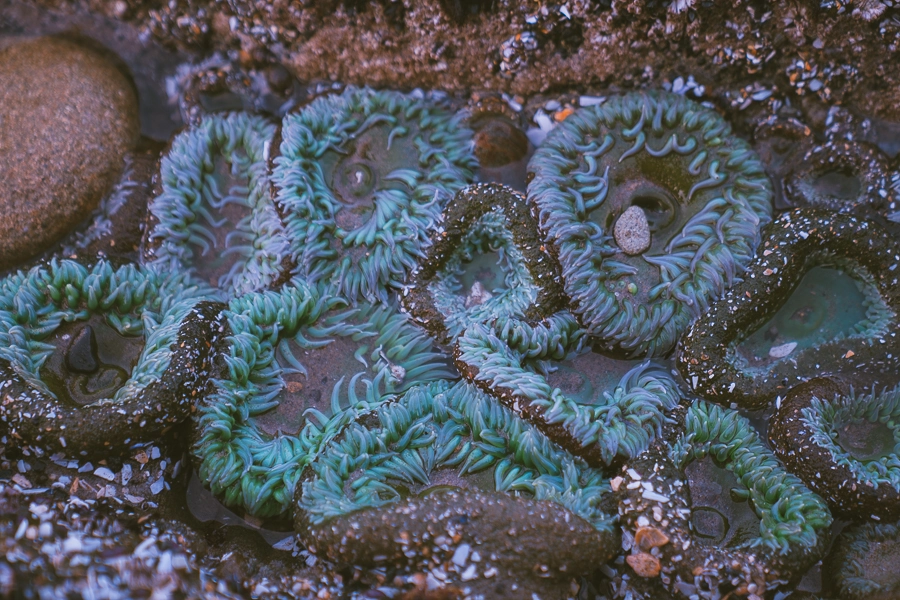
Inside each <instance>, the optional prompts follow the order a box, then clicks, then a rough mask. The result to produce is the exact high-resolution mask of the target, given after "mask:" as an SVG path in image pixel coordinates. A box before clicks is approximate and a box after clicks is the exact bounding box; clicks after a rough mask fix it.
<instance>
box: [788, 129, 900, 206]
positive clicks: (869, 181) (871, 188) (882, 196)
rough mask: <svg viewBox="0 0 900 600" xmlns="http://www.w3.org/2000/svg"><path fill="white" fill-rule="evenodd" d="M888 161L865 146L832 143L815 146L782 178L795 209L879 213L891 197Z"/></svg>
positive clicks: (844, 141)
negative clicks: (876, 211)
mask: <svg viewBox="0 0 900 600" xmlns="http://www.w3.org/2000/svg"><path fill="white" fill-rule="evenodd" d="M889 173H890V169H889V168H888V159H887V157H886V156H884V154H882V153H881V151H880V150H879V149H878V148H877V147H875V146H870V145H869V144H866V143H865V142H850V141H846V140H840V139H832V140H829V141H828V142H827V143H825V144H822V145H819V146H814V147H812V148H811V149H810V150H809V151H807V152H806V154H805V155H804V156H803V159H802V160H801V161H800V162H799V164H798V165H797V166H796V167H795V169H794V170H793V171H792V172H791V173H790V174H789V175H788V176H787V177H786V178H785V181H784V190H785V194H786V195H787V197H788V198H789V199H790V200H791V201H792V203H793V204H794V206H813V207H819V208H825V209H829V210H833V211H841V212H859V211H860V210H861V209H864V208H868V209H876V210H877V209H880V208H883V207H884V206H886V205H887V204H888V203H889V198H890V196H891V195H892V190H891V188H890V180H889Z"/></svg>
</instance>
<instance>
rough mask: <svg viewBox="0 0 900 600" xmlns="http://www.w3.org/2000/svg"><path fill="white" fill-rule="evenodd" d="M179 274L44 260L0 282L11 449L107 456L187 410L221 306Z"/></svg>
mask: <svg viewBox="0 0 900 600" xmlns="http://www.w3.org/2000/svg"><path fill="white" fill-rule="evenodd" d="M202 292H203V290H202V289H201V288H197V287H194V286H192V285H190V283H189V281H188V279H187V277H185V276H183V275H176V276H172V277H166V276H161V275H159V274H157V273H156V272H154V271H152V270H148V269H144V268H141V267H138V266H136V265H133V264H126V265H124V266H120V267H118V268H116V267H114V266H113V265H112V264H110V263H109V262H107V261H102V260H101V261H98V262H96V263H95V264H91V265H87V264H81V263H78V262H75V261H72V260H62V261H55V260H54V261H52V262H50V263H49V264H45V265H39V266H36V267H34V268H32V269H31V270H30V271H28V272H23V271H20V272H18V273H16V274H14V275H11V276H9V277H7V278H6V279H5V280H3V281H2V282H0V381H2V384H0V387H2V394H3V401H2V402H0V416H2V419H3V421H4V422H5V423H6V424H7V425H8V426H9V432H10V435H11V438H12V439H13V440H15V441H16V442H17V443H21V444H27V445H33V446H38V447H40V448H42V449H44V450H46V451H49V452H60V451H61V452H65V453H74V454H75V455H78V454H79V453H96V454H100V455H103V456H104V457H105V456H107V455H108V454H109V453H111V452H115V451H119V450H122V449H125V448H127V447H128V446H130V445H132V444H137V443H140V442H146V441H151V440H154V439H156V437H157V436H158V435H159V434H160V433H161V432H162V431H164V430H166V429H168V428H169V427H171V426H172V425H173V424H176V423H179V422H181V421H183V420H185V419H186V418H187V417H188V416H189V415H190V413H191V411H192V409H193V405H194V400H195V397H196V395H197V394H198V393H201V392H203V390H204V389H205V386H206V383H207V380H208V379H209V378H210V377H212V376H213V375H214V374H215V373H214V369H213V356H214V353H215V352H216V349H217V348H218V347H219V345H220V343H219V339H218V338H219V337H220V334H219V329H220V328H221V322H220V321H219V317H218V314H219V310H220V305H218V304H216V303H212V302H208V301H205V300H204V298H205V296H204V295H203V293H202Z"/></svg>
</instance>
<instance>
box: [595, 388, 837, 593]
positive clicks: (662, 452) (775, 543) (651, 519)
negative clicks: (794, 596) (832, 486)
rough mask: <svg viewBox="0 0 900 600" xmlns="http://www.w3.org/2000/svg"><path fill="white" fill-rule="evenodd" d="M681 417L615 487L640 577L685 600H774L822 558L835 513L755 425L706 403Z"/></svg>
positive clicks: (696, 404) (686, 409)
mask: <svg viewBox="0 0 900 600" xmlns="http://www.w3.org/2000/svg"><path fill="white" fill-rule="evenodd" d="M676 413H677V421H678V423H677V425H674V426H672V427H671V429H670V431H669V434H668V436H667V437H668V440H667V441H664V440H662V439H660V440H657V441H656V442H654V443H653V444H652V445H651V447H650V449H649V450H648V451H647V452H646V453H645V454H643V455H641V456H640V457H638V458H637V459H634V460H631V461H629V463H628V464H626V465H625V466H624V467H623V472H622V475H621V476H620V477H617V478H615V479H613V480H612V481H611V485H612V487H613V489H615V490H616V491H617V494H618V498H619V513H620V515H621V518H622V526H623V528H624V529H625V531H627V532H628V533H630V534H631V535H632V536H633V539H634V542H633V545H632V548H631V553H630V554H629V555H628V556H627V557H626V561H627V562H628V564H629V565H630V566H631V567H632V569H633V570H634V571H635V573H636V574H637V575H639V576H642V577H645V578H650V579H652V578H655V577H657V576H658V577H660V580H661V581H662V583H663V585H664V586H665V587H666V588H667V589H668V590H669V591H670V592H672V593H673V594H677V595H679V597H685V598H698V597H699V598H704V599H707V598H723V597H727V596H728V595H729V593H730V592H734V593H735V595H738V596H740V595H745V594H747V593H752V594H756V595H757V596H759V597H766V594H767V593H769V592H772V591H774V590H775V589H776V588H778V587H780V586H781V585H783V584H784V583H787V582H788V581H789V580H791V579H792V578H794V577H795V576H799V575H800V574H802V573H803V572H804V571H805V570H806V569H808V568H809V567H810V566H811V565H812V564H814V563H815V562H816V561H817V560H819V559H820V558H821V557H822V555H823V554H824V552H825V549H826V546H827V542H828V532H829V527H830V526H831V522H832V518H831V513H829V512H828V507H827V506H826V505H825V502H824V501H823V500H822V499H821V498H819V497H818V496H817V495H816V494H814V493H812V492H810V491H809V490H808V489H807V488H806V487H805V486H804V485H803V482H802V481H800V480H799V479H798V478H797V477H795V476H794V475H791V474H790V473H788V472H787V471H785V469H784V467H782V465H781V464H780V463H779V462H778V459H777V458H776V457H775V455H774V454H773V453H772V452H771V451H770V450H769V449H768V448H766V446H765V445H764V444H763V443H762V441H761V440H760V439H759V435H758V434H757V432H756V431H755V430H754V428H753V426H752V425H751V424H750V422H749V421H748V420H747V419H746V418H745V417H742V416H741V415H740V414H739V413H738V412H737V411H734V410H728V409H724V408H721V407H719V406H716V405H714V404H709V403H706V402H704V401H696V402H694V403H692V404H691V405H690V406H687V407H680V408H679V410H678V411H676ZM667 442H668V443H667Z"/></svg>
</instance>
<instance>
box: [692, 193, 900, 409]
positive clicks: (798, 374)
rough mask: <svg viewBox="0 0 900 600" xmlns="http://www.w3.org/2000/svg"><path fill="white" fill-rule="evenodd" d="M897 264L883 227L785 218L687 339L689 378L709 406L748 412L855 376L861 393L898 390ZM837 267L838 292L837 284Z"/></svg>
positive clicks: (842, 219) (829, 217)
mask: <svg viewBox="0 0 900 600" xmlns="http://www.w3.org/2000/svg"><path fill="white" fill-rule="evenodd" d="M898 257H900V243H898V242H897V241H896V240H895V239H894V238H893V237H892V236H891V234H890V233H888V232H887V231H885V230H884V229H882V228H881V227H879V226H878V225H876V224H875V223H872V222H866V221H864V220H860V219H857V218H855V217H853V216H850V215H844V214H834V213H831V212H826V211H823V210H817V209H797V210H794V211H791V212H789V213H785V214H784V215H782V216H780V217H779V218H778V219H777V220H776V221H775V222H774V223H773V224H772V225H771V226H769V228H768V229H767V230H766V237H765V242H764V243H763V244H762V245H761V246H760V248H759V250H758V252H757V256H756V258H755V259H754V261H753V262H752V263H751V264H750V266H749V267H748V269H747V272H746V273H745V274H744V277H743V281H742V282H740V283H739V284H737V285H735V286H734V287H733V288H732V289H731V290H729V291H728V292H727V293H726V294H725V295H724V296H723V297H722V298H721V299H719V300H718V301H716V302H714V303H713V304H712V306H711V307H710V309H709V310H708V311H707V312H706V313H705V314H704V315H703V316H701V317H700V318H699V319H697V321H695V322H694V324H693V325H692V326H691V328H690V330H689V331H688V332H687V333H686V334H685V335H684V337H683V338H682V339H681V342H680V345H679V349H678V354H677V364H678V368H679V370H680V371H681V374H682V376H683V377H684V379H685V381H686V382H687V383H688V385H689V386H690V387H691V388H692V389H693V390H694V391H695V392H696V393H698V394H700V395H702V396H704V397H706V398H707V399H709V400H714V401H715V402H720V403H729V402H734V403H736V404H738V405H739V406H743V407H747V408H761V407H764V406H766V405H768V404H769V403H771V402H772V401H773V400H774V399H775V397H776V395H778V394H779V393H785V392H786V391H787V390H788V389H789V388H790V387H791V386H792V385H794V384H796V383H798V382H801V381H805V380H807V379H809V378H811V377H816V376H831V375H834V376H846V377H852V380H853V383H854V385H855V387H856V388H857V389H861V388H872V386H878V387H883V386H885V385H893V384H894V383H896V382H897V380H898V371H900V317H898V315H900V285H898V277H900V275H898V272H897V267H898V264H900V263H898V260H900V259H898ZM835 267H837V268H839V269H841V270H842V273H841V274H839V275H837V276H839V277H840V278H841V279H840V281H842V283H841V285H839V286H834V285H832V283H830V282H833V278H834V277H835V276H836V275H835V272H834V271H835V269H834V268H835ZM817 268H818V269H820V270H819V271H818V272H817ZM796 294H800V296H798V297H796V298H795V296H794V295H796ZM785 307H787V310H785ZM793 344H796V346H792V345H793ZM766 348H768V350H766Z"/></svg>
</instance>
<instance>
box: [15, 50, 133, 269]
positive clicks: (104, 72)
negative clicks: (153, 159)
mask: <svg viewBox="0 0 900 600" xmlns="http://www.w3.org/2000/svg"><path fill="white" fill-rule="evenodd" d="M0 124H2V125H0V164H2V165H3V173H4V176H3V177H2V178H0V215H2V216H0V226H2V233H0V269H4V268H7V267H10V266H12V265H13V264H15V263H17V262H19V261H21V260H23V259H26V258H28V257H30V256H33V255H35V254H37V253H38V252H40V251H41V250H42V249H44V248H45V247H47V246H49V245H50V244H52V243H53V242H55V241H57V240H58V239H59V238H60V237H62V235H64V234H65V233H66V232H67V231H68V230H70V229H71V228H72V227H73V226H74V225H75V224H76V223H78V221H80V220H81V219H83V218H84V217H86V216H87V215H88V213H90V211H91V210H92V209H94V208H95V207H96V206H97V205H98V204H99V202H100V200H101V198H102V197H103V195H104V193H105V192H106V191H107V190H108V189H109V188H110V187H111V186H112V184H113V183H114V182H115V180H116V178H117V177H118V176H119V174H120V173H121V171H122V168H123V165H124V162H123V159H124V156H125V154H126V152H128V150H129V149H130V148H131V147H132V145H133V144H134V142H135V140H136V138H137V135H138V130H139V126H138V119H137V98H136V96H135V93H134V90H133V88H132V85H131V82H130V81H129V80H128V78H127V77H126V76H125V75H124V74H123V73H122V72H121V71H120V70H119V69H118V68H117V67H116V65H115V64H113V63H112V62H111V61H110V60H108V59H107V58H106V57H105V56H104V55H102V54H101V53H99V52H97V51H94V50H92V49H89V48H87V47H85V46H82V45H79V44H76V43H74V42H71V41H67V40H63V39H59V38H36V39H32V40H28V41H24V42H20V43H17V44H14V45H12V46H8V47H6V48H4V49H3V50H2V51H0Z"/></svg>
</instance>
